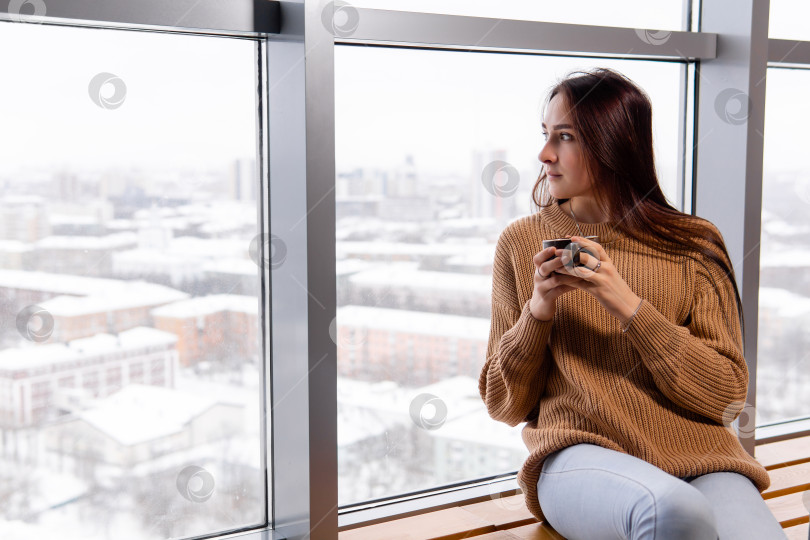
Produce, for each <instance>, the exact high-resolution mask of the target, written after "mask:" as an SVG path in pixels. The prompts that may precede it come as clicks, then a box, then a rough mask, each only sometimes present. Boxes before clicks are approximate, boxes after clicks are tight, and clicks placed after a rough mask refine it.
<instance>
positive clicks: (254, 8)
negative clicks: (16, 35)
mask: <svg viewBox="0 0 810 540" xmlns="http://www.w3.org/2000/svg"><path fill="white" fill-rule="evenodd" d="M17 4H21V5H20V6H18V5H17ZM32 6H33V8H34V9H33V12H32V9H31V7H32ZM280 12H281V10H280V2H279V1H278V0H231V1H230V2H227V4H226V3H223V2H221V0H173V1H172V2H164V1H162V0H138V2H130V1H128V0H104V2H98V1H94V0H59V1H57V2H49V3H48V4H47V5H46V4H45V2H43V1H39V2H36V1H33V2H21V1H19V0H18V1H17V2H16V3H15V2H14V1H11V2H0V21H10V22H18V23H21V24H43V23H44V24H60V25H70V26H94V27H97V26H102V27H104V26H106V27H109V28H122V29H124V28H125V29H130V30H131V29H133V27H140V28H143V29H150V30H162V31H166V32H173V31H188V30H190V29H191V30H194V31H195V32H197V33H216V34H225V35H228V34H235V35H240V34H243V35H265V34H278V33H279V32H280V28H281V17H280Z"/></svg>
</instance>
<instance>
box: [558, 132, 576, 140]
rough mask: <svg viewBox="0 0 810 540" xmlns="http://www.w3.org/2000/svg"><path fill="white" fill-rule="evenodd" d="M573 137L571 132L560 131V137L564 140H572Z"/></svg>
mask: <svg viewBox="0 0 810 540" xmlns="http://www.w3.org/2000/svg"><path fill="white" fill-rule="evenodd" d="M573 138H574V137H573V136H572V135H571V134H570V133H560V139H562V140H564V141H570V140H572V139H573Z"/></svg>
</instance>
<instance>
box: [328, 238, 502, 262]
mask: <svg viewBox="0 0 810 540" xmlns="http://www.w3.org/2000/svg"><path fill="white" fill-rule="evenodd" d="M336 252H337V254H338V257H340V256H341V255H342V256H346V254H350V253H365V254H369V255H403V254H405V255H421V256H425V255H445V256H453V255H464V254H467V253H473V252H475V253H482V254H490V255H491V257H490V258H494V257H495V245H494V244H481V243H477V244H461V243H454V244H436V243H432V244H406V243H404V242H345V241H341V242H338V243H337V246H336Z"/></svg>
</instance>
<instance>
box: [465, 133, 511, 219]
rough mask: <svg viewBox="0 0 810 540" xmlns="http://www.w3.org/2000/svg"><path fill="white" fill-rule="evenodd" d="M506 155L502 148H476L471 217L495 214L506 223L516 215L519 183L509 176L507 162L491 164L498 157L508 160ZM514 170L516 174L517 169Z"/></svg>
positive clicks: (500, 159)
mask: <svg viewBox="0 0 810 540" xmlns="http://www.w3.org/2000/svg"><path fill="white" fill-rule="evenodd" d="M506 156H507V152H506V150H503V149H501V150H488V151H480V150H475V151H474V152H473V165H472V177H471V188H472V193H471V197H470V217H476V218H494V219H495V220H496V221H497V222H498V223H499V225H500V226H503V225H506V223H508V222H509V220H511V219H512V217H513V216H514V215H515V211H516V208H517V206H516V198H517V197H516V195H517V185H514V184H513V182H514V179H513V178H510V177H509V176H508V174H509V173H508V172H507V171H506V167H507V165H504V166H501V167H492V166H491V164H492V163H493V162H495V161H500V162H503V163H506V164H508V161H507V159H506ZM513 171H514V174H517V170H516V169H513ZM515 179H518V181H519V178H517V177H515Z"/></svg>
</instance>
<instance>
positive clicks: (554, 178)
mask: <svg viewBox="0 0 810 540" xmlns="http://www.w3.org/2000/svg"><path fill="white" fill-rule="evenodd" d="M561 176H562V175H561V174H551V173H548V177H549V179H550V180H556V179H557V178H559V177H561Z"/></svg>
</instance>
